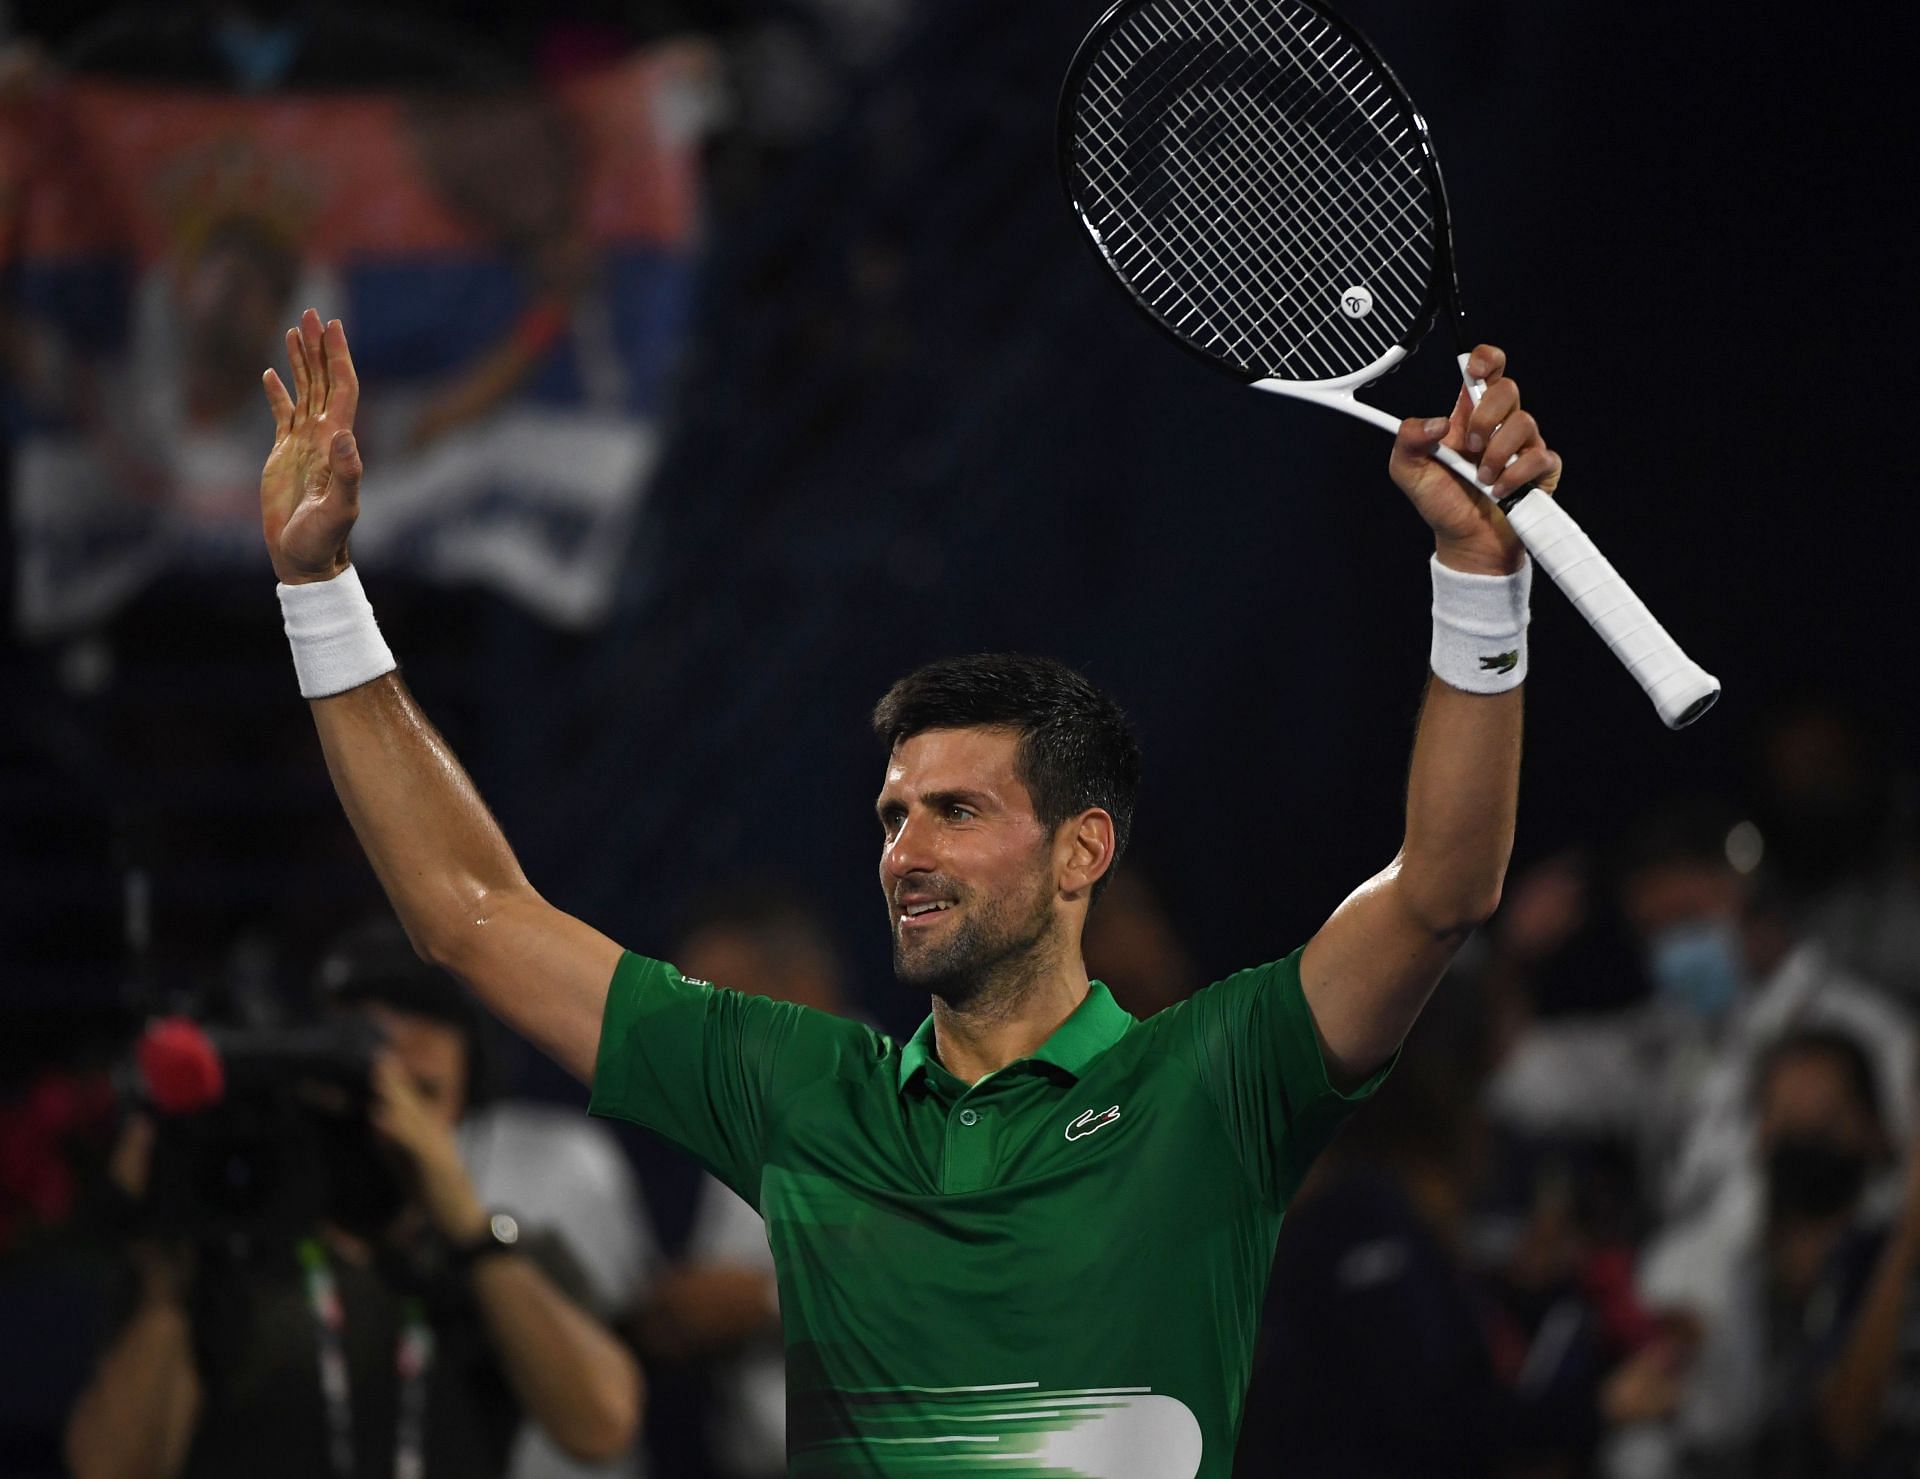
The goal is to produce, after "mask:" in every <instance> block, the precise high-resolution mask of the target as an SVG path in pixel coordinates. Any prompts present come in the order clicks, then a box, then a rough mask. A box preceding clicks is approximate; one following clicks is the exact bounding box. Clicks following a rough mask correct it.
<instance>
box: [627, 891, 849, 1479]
mask: <svg viewBox="0 0 1920 1479" xmlns="http://www.w3.org/2000/svg"><path fill="white" fill-rule="evenodd" d="M674 958H675V960H676V961H677V963H678V964H679V966H680V968H681V969H682V970H683V971H684V972H686V973H687V974H689V975H693V976H697V977H699V978H701V979H703V980H711V981H718V982H721V983H722V984H724V985H727V986H731V987H733V988H735V989H736V990H741V991H752V992H757V993H759V994H760V995H763V996H770V997H773V998H774V999H775V1000H778V1001H793V1002H799V1003H801V1004H802V1005H804V1006H810V1007H815V1008H817V1009H819V1010H820V1011H825V1012H837V1013H839V1014H840V1015H842V1016H850V1015H855V1013H854V1012H853V1011H852V1005H851V1003H850V1002H849V1001H848V1000H847V998H846V996H845V994H844V992H843V990H842V987H841V984H840V983H841V968H840V962H839V958H838V956H837V954H836V952H835V951H834V948H833V944H832V941H831V940H830V939H829V938H828V936H827V933H826V930H825V929H824V927H823V926H822V925H821V924H820V921H819V919H818V917H817V916H816V914H815V913H814V912H813V910H812V909H810V908H809V907H808V906H807V905H806V904H805V903H804V902H802V901H801V900H800V899H799V898H798V897H797V896H796V895H794V894H793V892H792V891H791V890H789V889H787V888H785V887H783V886H782V885H780V884H778V883H774V882H769V881H767V880H741V881H739V882H738V883H736V884H734V885H733V886H731V887H728V888H726V889H725V890H724V891H719V892H716V893H715V894H713V895H712V896H711V898H710V899H709V900H707V901H706V902H704V903H703V904H701V905H699V906H697V907H696V908H695V909H694V910H693V911H692V913H691V915H690V918H689V922H688V924H687V925H686V926H685V927H684V928H683V930H682V932H681V937H680V945H679V948H678V950H677V951H676V952H675V957H674ZM642 1331H643V1338H642V1343H643V1346H644V1347H645V1349H646V1350H647V1352H648V1354H649V1355H650V1356H653V1357H655V1358H657V1359H660V1360H665V1361H694V1360H705V1361H709V1362H712V1363H713V1364H714V1374H715V1382H716V1390H715V1397H716V1399H717V1401H716V1407H715V1410H714V1412H713V1414H712V1416H713V1421H712V1423H711V1424H710V1428H709V1438H708V1447H709V1450H710V1453H711V1457H712V1461H713V1464H714V1469H715V1472H716V1473H717V1474H720V1475H723V1476H725V1479H777V1476H779V1475H782V1474H784V1473H785V1472H786V1360H785V1352H784V1350H783V1348H782V1345H781V1339H780V1296H779V1291H778V1289H777V1288H776V1287H775V1284H774V1276H773V1254H772V1252H771V1251H770V1250H769V1249H768V1247H767V1234H766V1228H765V1227H764V1225H763V1224H762V1223H761V1221H760V1214H759V1212H758V1210H757V1209H755V1208H753V1207H750V1206H748V1205H747V1203H745V1202H744V1201H742V1200H741V1199H740V1198H739V1197H737V1196H735V1195H734V1194H733V1192H732V1191H730V1190H729V1189H728V1188H727V1187H726V1186H724V1185H722V1184H721V1183H720V1182H719V1181H717V1180H716V1179H714V1178H713V1177H711V1176H707V1177H704V1178H703V1179H702V1187H701V1193H700V1204H699V1208H698V1210H697V1211H696V1212H695V1214H694V1223H693V1230H692V1232H691V1233H690V1234H689V1235H688V1238H687V1245H686V1251H685V1256H684V1259H683V1261H682V1262H681V1264H680V1266H679V1267H678V1268H676V1269H674V1270H673V1271H672V1272H670V1273H668V1274H667V1275H666V1276H665V1277H664V1278H662V1279H661V1280H660V1282H659V1285H658V1286H657V1288H656V1289H655V1291H654V1298H653V1302H652V1304H651V1306H650V1308H649V1309H648V1311H647V1314H646V1317H645V1319H644V1320H643V1322H642Z"/></svg>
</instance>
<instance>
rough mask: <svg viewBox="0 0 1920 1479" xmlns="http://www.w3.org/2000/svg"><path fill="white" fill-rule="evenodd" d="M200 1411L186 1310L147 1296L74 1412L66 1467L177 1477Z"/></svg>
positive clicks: (110, 1475)
mask: <svg viewBox="0 0 1920 1479" xmlns="http://www.w3.org/2000/svg"><path fill="white" fill-rule="evenodd" d="M199 1410H200V1382H199V1377H198V1375H197V1374H196V1373H195V1371H194V1367H193V1352H192V1347H191V1340H190V1336H189V1330H188V1325H187V1316H186V1312H185V1311H184V1310H183V1309H181V1308H180V1307H179V1305H178V1304H176V1303H172V1302H169V1301H163V1300H157V1299H147V1300H145V1301H143V1302H142V1304H141V1306H140V1308H139V1310H137V1311H136V1312H135V1314H134V1316H133V1318H132V1320H130V1321H129V1322H128V1324H127V1327H126V1329H125V1330H123V1331H121V1333H120V1336H119V1338H118V1339H117V1340H115V1341H114V1343H113V1346H112V1348H111V1349H109V1350H108V1352H107V1354H106V1355H105V1356H104V1357H103V1358H102V1359H101V1362H100V1368H99V1370H98V1371H96V1372H95V1373H94V1378H93V1381H92V1383H91V1384H90V1385H89V1386H88V1387H87V1389H86V1391H85V1392H84V1393H82V1394H81V1397H80V1400H79V1401H78V1402H76V1403H75V1404H74V1407H73V1411H72V1413H71V1414H70V1415H69V1416H68V1419H67V1442H66V1456H67V1467H68V1468H70V1469H71V1470H72V1471H73V1473H74V1475H75V1476H76V1479H172V1476H173V1475H175V1474H177V1473H179V1472H180V1467H181V1465H182V1464H183V1463H184V1462H185V1461H186V1457H187V1447H188V1443H189V1441H190V1440H191V1439H192V1437H193V1428H194V1424H195V1423H196V1422H197V1421H198V1418H199Z"/></svg>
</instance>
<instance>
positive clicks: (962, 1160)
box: [942, 1105, 993, 1191]
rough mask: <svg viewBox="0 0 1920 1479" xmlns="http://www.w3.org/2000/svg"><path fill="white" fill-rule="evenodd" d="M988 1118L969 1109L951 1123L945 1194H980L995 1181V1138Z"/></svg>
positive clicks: (957, 1115)
mask: <svg viewBox="0 0 1920 1479" xmlns="http://www.w3.org/2000/svg"><path fill="white" fill-rule="evenodd" d="M985 1118H986V1116H984V1115H983V1114H981V1113H980V1111H979V1110H977V1109H975V1108H974V1107H973V1106H972V1105H968V1106H966V1107H965V1108H964V1109H962V1110H960V1111H959V1112H958V1113H957V1114H955V1115H954V1116H953V1118H952V1119H951V1120H950V1121H948V1124H947V1164H946V1174H945V1176H944V1177H943V1178H942V1180H943V1181H944V1183H945V1185H944V1190H947V1191H977V1190H979V1189H980V1188H981V1187H983V1186H985V1185H986V1184H987V1183H988V1182H989V1181H991V1180H992V1179H993V1165H992V1159H993V1158H992V1155H991V1153H990V1152H991V1148H992V1140H993V1137H992V1136H991V1135H990V1134H989V1133H988V1127H987V1126H986V1125H985V1124H984V1123H983V1121H984V1120H985Z"/></svg>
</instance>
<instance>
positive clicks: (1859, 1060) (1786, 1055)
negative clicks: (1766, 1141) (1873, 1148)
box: [1753, 1027, 1887, 1129]
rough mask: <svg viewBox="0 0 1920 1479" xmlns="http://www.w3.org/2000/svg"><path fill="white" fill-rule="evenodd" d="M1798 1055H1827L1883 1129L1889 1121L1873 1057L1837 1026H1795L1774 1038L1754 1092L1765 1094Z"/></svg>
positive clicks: (1755, 1079) (1755, 1078) (1762, 1061)
mask: <svg viewBox="0 0 1920 1479" xmlns="http://www.w3.org/2000/svg"><path fill="white" fill-rule="evenodd" d="M1796 1058H1825V1059H1826V1060H1827V1061H1828V1062H1829V1063H1831V1064H1833V1065H1834V1066H1835V1067H1836V1068H1838V1069H1839V1070H1840V1075H1841V1077H1842V1078H1844V1079H1845V1080H1846V1083H1847V1088H1848V1090H1849V1092H1851V1093H1852V1095H1853V1097H1854V1100H1855V1102H1856V1103H1858V1104H1859V1106H1860V1107H1861V1108H1862V1109H1864V1110H1865V1111H1866V1112H1867V1115H1868V1117H1869V1118H1870V1119H1872V1121H1873V1123H1874V1126H1875V1128H1876V1129H1884V1127H1885V1125H1886V1122H1887V1121H1886V1116H1885V1115H1884V1114H1883V1113H1882V1112H1881V1106H1880V1080H1879V1075H1878V1074H1876V1073H1875V1072H1874V1068H1873V1059H1872V1058H1871V1057H1870V1056H1869V1055H1868V1053H1867V1049H1866V1046H1865V1044H1863V1043H1862V1042H1861V1041H1860V1039H1859V1038H1858V1037H1856V1036H1854V1034H1852V1033H1851V1032H1847V1031H1845V1030H1843V1029H1841V1028H1838V1027H1796V1028H1793V1029H1791V1030H1790V1031H1788V1032H1785V1033H1783V1034H1782V1035H1781V1036H1779V1037H1777V1038H1775V1039H1774V1040H1773V1041H1772V1042H1771V1043H1769V1044H1768V1045H1767V1047H1766V1049H1765V1051H1764V1052H1762V1054H1761V1056H1760V1062H1759V1064H1758V1065H1757V1066H1756V1068H1755V1071H1754V1075H1753V1091H1754V1094H1755V1096H1756V1097H1758V1096H1760V1095H1762V1094H1765V1093H1766V1091H1767V1085H1768V1084H1769V1083H1771V1082H1772V1081H1773V1076H1774V1074H1775V1073H1777V1072H1779V1070H1780V1066H1781V1065H1782V1064H1784V1063H1787V1062H1790V1061H1791V1060H1793V1059H1796Z"/></svg>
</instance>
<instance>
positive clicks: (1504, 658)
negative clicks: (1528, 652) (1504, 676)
mask: <svg viewBox="0 0 1920 1479" xmlns="http://www.w3.org/2000/svg"><path fill="white" fill-rule="evenodd" d="M1519 661H1520V649H1519V648H1518V647H1516V648H1514V649H1513V650H1512V651H1511V652H1496V653H1495V654H1494V655H1493V656H1492V657H1483V658H1481V659H1480V670H1481V671H1482V672H1484V673H1511V672H1512V671H1513V670H1514V667H1515V665H1517V664H1518V663H1519Z"/></svg>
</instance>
